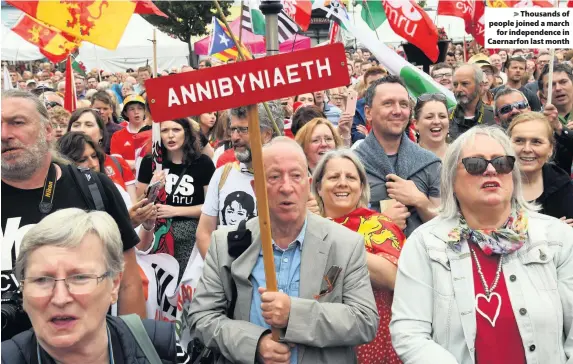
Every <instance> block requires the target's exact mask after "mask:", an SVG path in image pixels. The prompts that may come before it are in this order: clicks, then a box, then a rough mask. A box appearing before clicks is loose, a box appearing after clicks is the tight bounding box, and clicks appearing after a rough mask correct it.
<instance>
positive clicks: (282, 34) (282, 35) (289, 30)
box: [278, 10, 298, 43]
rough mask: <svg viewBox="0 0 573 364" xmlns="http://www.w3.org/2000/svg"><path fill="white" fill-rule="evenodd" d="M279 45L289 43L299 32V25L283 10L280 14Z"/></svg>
mask: <svg viewBox="0 0 573 364" xmlns="http://www.w3.org/2000/svg"><path fill="white" fill-rule="evenodd" d="M278 23H279V43H282V42H284V41H287V40H289V39H291V38H292V37H294V35H295V34H296V33H297V32H298V25H296V23H295V22H294V20H292V19H291V18H289V16H288V15H287V14H286V13H285V11H284V10H281V12H280V13H279V21H278Z"/></svg>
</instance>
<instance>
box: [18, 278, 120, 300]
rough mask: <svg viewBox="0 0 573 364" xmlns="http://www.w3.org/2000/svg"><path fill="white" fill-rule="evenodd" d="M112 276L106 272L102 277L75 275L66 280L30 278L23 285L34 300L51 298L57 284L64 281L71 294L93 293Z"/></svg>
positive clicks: (26, 292)
mask: <svg viewBox="0 0 573 364" xmlns="http://www.w3.org/2000/svg"><path fill="white" fill-rule="evenodd" d="M109 276H110V272H105V273H104V274H102V275H101V276H98V275H97V274H75V275H73V276H69V277H66V278H61V279H55V278H54V277H29V278H26V279H24V280H23V281H22V282H21V284H22V285H23V287H24V290H25V291H24V293H25V294H26V295H27V296H29V297H32V298H44V297H48V296H51V295H52V293H53V292H54V288H55V287H56V282H59V281H64V283H65V285H66V287H67V288H68V291H69V292H70V293H71V294H89V293H92V292H93V291H94V290H95V289H96V287H97V286H98V284H99V283H100V282H102V281H103V280H104V279H106V278H107V277H109Z"/></svg>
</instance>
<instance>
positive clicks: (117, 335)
mask: <svg viewBox="0 0 573 364" xmlns="http://www.w3.org/2000/svg"><path fill="white" fill-rule="evenodd" d="M107 324H108V327H109V331H110V334H111V340H112V347H113V357H114V360H115V363H116V364H149V361H148V360H147V358H146V357H145V355H144V354H143V350H141V348H140V347H139V345H138V344H137V342H136V341H135V338H134V337H133V335H132V334H131V331H129V328H128V327H127V325H126V324H125V323H124V322H123V320H122V319H120V318H119V317H112V316H108V317H107ZM143 326H145V330H146V331H147V334H148V335H149V338H150V339H151V341H152V342H153V344H154V346H155V350H156V351H157V353H158V354H159V357H160V358H161V361H162V362H163V364H175V363H176V362H177V349H176V340H175V326H174V325H173V324H172V323H169V322H163V321H154V320H143ZM36 348H37V340H36V335H35V334H34V331H33V330H28V331H25V332H23V333H21V334H18V335H16V336H14V337H13V338H12V339H11V340H7V341H4V342H2V364H38V358H37V353H36V350H37V349H36ZM40 352H41V354H40V356H41V359H42V364H53V363H54V360H53V359H52V358H50V357H49V355H48V354H47V353H46V352H45V351H44V350H42V349H40Z"/></svg>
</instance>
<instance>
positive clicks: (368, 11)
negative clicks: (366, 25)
mask: <svg viewBox="0 0 573 364" xmlns="http://www.w3.org/2000/svg"><path fill="white" fill-rule="evenodd" d="M364 5H366V12H367V13H368V18H370V24H372V26H374V19H372V13H371V12H370V7H369V6H368V1H363V2H362V6H364ZM382 6H384V4H382ZM374 33H375V34H376V38H377V39H378V40H380V37H379V36H378V28H376V29H374Z"/></svg>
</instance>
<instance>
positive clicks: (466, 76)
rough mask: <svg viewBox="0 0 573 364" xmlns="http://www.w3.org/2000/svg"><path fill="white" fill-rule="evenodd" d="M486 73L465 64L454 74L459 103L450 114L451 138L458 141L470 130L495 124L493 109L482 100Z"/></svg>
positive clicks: (455, 93) (455, 91) (477, 67)
mask: <svg viewBox="0 0 573 364" xmlns="http://www.w3.org/2000/svg"><path fill="white" fill-rule="evenodd" d="M483 79H484V73H483V70H482V69H481V67H480V66H478V65H477V64H464V65H462V66H460V67H459V68H458V69H457V70H456V71H455V72H454V89H453V91H454V96H455V97H456V100H457V101H458V104H457V106H456V107H454V108H451V109H450V110H449V111H448V112H449V119H450V137H451V138H453V139H456V138H457V137H458V136H460V135H461V134H463V133H464V132H466V131H467V130H469V129H470V128H472V127H474V126H476V125H480V124H484V125H492V124H494V123H495V118H494V112H493V108H492V107H491V106H489V105H486V104H485V103H484V102H483V101H482V98H481V94H482V93H481V88H482V83H483Z"/></svg>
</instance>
